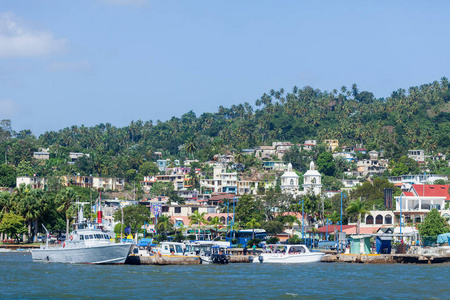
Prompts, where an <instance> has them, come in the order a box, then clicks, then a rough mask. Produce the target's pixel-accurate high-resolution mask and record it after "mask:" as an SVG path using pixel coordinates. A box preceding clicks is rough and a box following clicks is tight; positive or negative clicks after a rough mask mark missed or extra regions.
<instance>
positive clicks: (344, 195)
mask: <svg viewBox="0 0 450 300" xmlns="http://www.w3.org/2000/svg"><path fill="white" fill-rule="evenodd" d="M342 197H344V198H347V195H346V194H345V193H343V192H342V189H341V233H340V234H339V235H338V249H339V250H341V241H340V239H339V237H340V235H341V234H342Z"/></svg>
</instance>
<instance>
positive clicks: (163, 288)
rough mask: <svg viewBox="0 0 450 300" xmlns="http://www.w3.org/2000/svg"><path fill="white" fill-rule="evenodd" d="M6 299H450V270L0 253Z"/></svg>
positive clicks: (0, 283) (0, 294)
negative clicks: (59, 259) (61, 260)
mask: <svg viewBox="0 0 450 300" xmlns="http://www.w3.org/2000/svg"><path fill="white" fill-rule="evenodd" d="M0 298H2V299H4V298H77V299H79V298H108V299H116V298H117V299H123V298H135V299H153V298H155V299H159V298H164V299H175V298H176V299H179V298H183V299H186V298H188V299H189V298H197V299H215V298H219V299H224V298H228V299H230V298H236V299H251V298H256V299H318V298H322V299H355V298H358V299H362V298H363V299H364V298H365V299H374V298H377V299H392V298H398V299H407V298H408V299H450V264H438V265H412V264H411V265H408V264H404V265H402V264H393V265H363V264H342V263H316V264H306V265H273V264H229V265H195V266H129V265H104V266H98V265H70V264H47V263H33V262H32V261H31V255H30V254H29V253H0Z"/></svg>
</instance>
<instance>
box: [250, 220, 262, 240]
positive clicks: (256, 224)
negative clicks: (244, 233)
mask: <svg viewBox="0 0 450 300" xmlns="http://www.w3.org/2000/svg"><path fill="white" fill-rule="evenodd" d="M246 225H247V227H249V228H250V229H252V230H253V232H252V239H254V238H255V228H258V227H261V224H259V223H258V221H256V219H255V218H253V219H251V220H250V221H249V222H247V224H246Z"/></svg>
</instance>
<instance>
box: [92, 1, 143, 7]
mask: <svg viewBox="0 0 450 300" xmlns="http://www.w3.org/2000/svg"><path fill="white" fill-rule="evenodd" d="M100 2H103V3H105V4H108V5H117V6H119V5H120V6H145V5H148V3H149V0H100Z"/></svg>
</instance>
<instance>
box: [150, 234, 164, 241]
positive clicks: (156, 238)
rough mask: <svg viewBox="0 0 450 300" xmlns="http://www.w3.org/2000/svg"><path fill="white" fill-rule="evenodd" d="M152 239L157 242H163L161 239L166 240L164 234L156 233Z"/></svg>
mask: <svg viewBox="0 0 450 300" xmlns="http://www.w3.org/2000/svg"><path fill="white" fill-rule="evenodd" d="M153 239H154V240H156V241H158V242H163V241H165V240H167V236H166V235H165V234H158V235H155V236H154V237H153Z"/></svg>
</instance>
